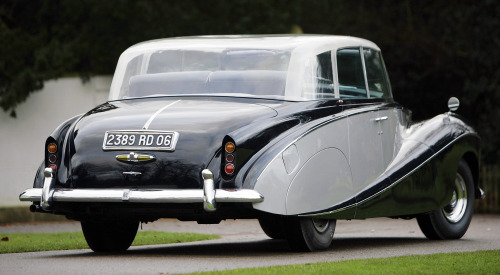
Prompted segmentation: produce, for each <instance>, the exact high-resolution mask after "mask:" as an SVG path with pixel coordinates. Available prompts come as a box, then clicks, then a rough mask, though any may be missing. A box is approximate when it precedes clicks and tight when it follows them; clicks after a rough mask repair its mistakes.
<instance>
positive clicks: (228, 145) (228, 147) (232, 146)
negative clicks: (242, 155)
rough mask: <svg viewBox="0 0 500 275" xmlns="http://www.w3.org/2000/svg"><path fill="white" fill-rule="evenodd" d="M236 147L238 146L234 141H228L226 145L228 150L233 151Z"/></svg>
mask: <svg viewBox="0 0 500 275" xmlns="http://www.w3.org/2000/svg"><path fill="white" fill-rule="evenodd" d="M235 148H236V146H235V145H234V143H232V142H228V143H226V146H225V149H226V152H228V153H232V152H234V149H235Z"/></svg>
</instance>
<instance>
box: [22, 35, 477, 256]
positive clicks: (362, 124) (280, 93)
mask: <svg viewBox="0 0 500 275" xmlns="http://www.w3.org/2000/svg"><path fill="white" fill-rule="evenodd" d="M401 96H404V94H403V95H401ZM443 105H444V102H443ZM458 105H459V102H458V100H457V99H455V98H452V99H451V100H450V102H449V107H450V109H451V110H450V111H449V112H443V114H440V115H437V116H436V117H434V118H431V119H429V120H426V121H422V122H418V123H414V122H412V119H411V112H410V111H409V110H407V109H405V108H403V107H402V106H400V105H399V104H398V103H397V102H395V101H394V99H393V95H392V91H391V86H390V83H389V77H388V75H387V71H386V69H385V65H384V62H383V59H382V55H381V53H380V49H379V47H377V45H375V44H374V43H372V42H370V41H367V40H364V39H360V38H354V37H344V36H327V35H281V36H280V35H269V36H201V37H181V38H169V39H162V40H154V41H149V42H144V43H140V44H137V45H135V46H132V47H130V48H129V49H127V50H126V51H125V52H124V53H123V54H122V55H121V57H120V59H119V61H118V65H117V67H116V72H115V74H114V77H113V81H112V85H111V89H110V94H109V101H108V102H106V103H104V104H102V105H100V106H97V107H96V108H94V109H92V110H90V111H89V112H88V113H85V114H83V115H79V116H76V117H73V118H71V119H69V120H67V121H66V122H64V123H63V124H62V125H61V126H60V127H58V128H57V129H56V130H55V131H54V132H53V133H52V134H51V135H50V136H49V137H48V138H47V140H46V143H45V158H44V160H43V162H42V164H41V166H40V168H39V170H38V172H37V174H36V177H35V181H34V186H33V188H31V189H27V190H25V191H24V192H23V193H22V194H21V195H20V200H21V201H31V202H33V204H32V205H31V207H30V209H31V210H32V211H34V212H43V213H52V214H59V215H65V216H66V217H67V218H68V219H73V220H77V221H81V225H82V230H83V233H84V235H85V238H86V240H87V243H88V245H89V246H90V248H91V249H92V250H94V251H97V252H99V251H124V250H126V249H128V248H129V246H130V244H131V243H132V241H133V239H134V237H135V235H136V232H137V229H138V225H139V223H142V222H153V221H155V220H158V219H161V218H176V219H179V220H181V221H197V222H198V223H203V224H207V223H219V222H220V221H221V220H225V219H258V220H259V222H260V225H261V227H262V229H263V230H264V232H265V233H266V234H267V235H268V236H269V237H271V238H275V239H286V240H287V241H288V243H289V244H290V247H291V248H292V249H294V250H299V251H313V250H321V249H326V248H328V247H329V246H330V244H331V242H332V238H333V234H334V230H335V225H336V220H337V219H365V218H372V217H391V218H404V219H408V218H417V220H418V224H419V226H420V228H421V230H422V231H423V233H424V234H425V236H427V237H428V238H429V239H456V238H461V237H462V236H463V235H464V233H465V232H466V230H467V228H468V226H469V223H470V221H471V217H472V213H473V207H474V199H476V198H480V197H481V196H482V194H483V191H482V190H481V189H480V187H479V186H478V174H479V159H480V138H479V136H478V134H477V133H476V132H475V131H474V130H473V129H472V128H471V127H470V126H468V125H467V124H466V123H465V122H464V121H463V120H462V119H461V118H460V117H459V116H458V115H457V114H455V113H453V111H454V110H456V109H457V108H458ZM443 109H444V108H443Z"/></svg>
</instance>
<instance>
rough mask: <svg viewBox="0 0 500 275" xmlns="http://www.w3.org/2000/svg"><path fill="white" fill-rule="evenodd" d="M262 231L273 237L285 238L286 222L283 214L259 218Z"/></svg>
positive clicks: (277, 238)
mask: <svg viewBox="0 0 500 275" xmlns="http://www.w3.org/2000/svg"><path fill="white" fill-rule="evenodd" d="M259 224H260V227H261V228H262V231H264V233H266V235H267V236H268V237H269V238H271V239H276V240H280V239H285V238H286V234H285V224H284V221H283V217H282V216H278V215H266V216H262V217H260V218H259Z"/></svg>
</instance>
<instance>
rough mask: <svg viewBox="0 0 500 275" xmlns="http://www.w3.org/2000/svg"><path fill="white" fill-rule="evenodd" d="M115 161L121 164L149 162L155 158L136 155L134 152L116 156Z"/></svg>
mask: <svg viewBox="0 0 500 275" xmlns="http://www.w3.org/2000/svg"><path fill="white" fill-rule="evenodd" d="M116 159H117V160H119V161H122V162H132V163H136V162H150V161H154V160H155V159H156V157H155V156H154V155H146V154H137V153H134V152H130V153H128V154H123V155H117V156H116Z"/></svg>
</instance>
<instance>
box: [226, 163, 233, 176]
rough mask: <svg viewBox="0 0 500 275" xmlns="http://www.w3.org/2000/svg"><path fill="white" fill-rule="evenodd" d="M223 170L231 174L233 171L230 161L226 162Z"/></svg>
mask: <svg viewBox="0 0 500 275" xmlns="http://www.w3.org/2000/svg"><path fill="white" fill-rule="evenodd" d="M224 171H225V172H226V174H228V175H232V174H233V173H234V165H233V164H232V163H228V164H226V166H225V167H224Z"/></svg>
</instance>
